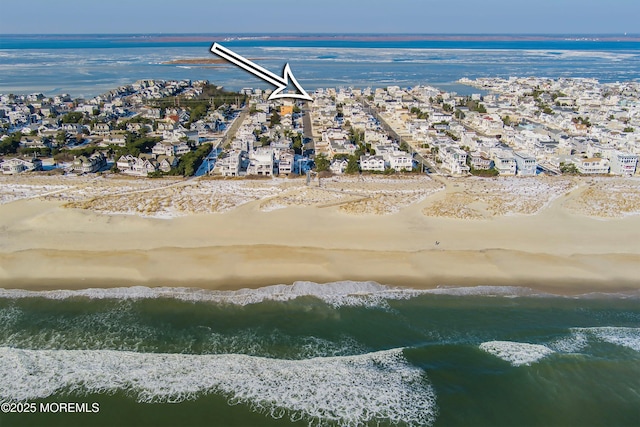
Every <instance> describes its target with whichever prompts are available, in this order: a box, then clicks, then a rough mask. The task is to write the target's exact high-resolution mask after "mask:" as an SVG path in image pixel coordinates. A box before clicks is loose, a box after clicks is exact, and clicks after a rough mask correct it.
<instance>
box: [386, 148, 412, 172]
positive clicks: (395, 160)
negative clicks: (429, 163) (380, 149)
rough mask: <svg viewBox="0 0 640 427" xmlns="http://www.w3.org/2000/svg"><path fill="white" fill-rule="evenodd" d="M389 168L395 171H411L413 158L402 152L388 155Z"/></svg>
mask: <svg viewBox="0 0 640 427" xmlns="http://www.w3.org/2000/svg"><path fill="white" fill-rule="evenodd" d="M389 166H390V167H391V169H393V170H395V171H398V172H400V171H403V170H405V171H410V170H412V169H413V158H412V157H411V155H410V154H408V153H406V152H404V151H395V152H393V153H390V154H389Z"/></svg>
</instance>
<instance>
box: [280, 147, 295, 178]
mask: <svg viewBox="0 0 640 427" xmlns="http://www.w3.org/2000/svg"><path fill="white" fill-rule="evenodd" d="M294 169H295V156H294V154H293V151H292V150H291V151H283V152H281V153H280V156H279V158H278V174H280V175H289V174H291V173H293V172H294Z"/></svg>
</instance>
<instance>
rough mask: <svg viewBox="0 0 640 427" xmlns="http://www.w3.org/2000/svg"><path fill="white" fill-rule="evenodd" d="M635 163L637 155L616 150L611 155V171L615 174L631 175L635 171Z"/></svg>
mask: <svg viewBox="0 0 640 427" xmlns="http://www.w3.org/2000/svg"><path fill="white" fill-rule="evenodd" d="M637 164H638V156H637V155H635V154H629V153H623V152H621V151H618V152H616V153H615V154H614V155H613V156H612V157H611V173H612V174H615V175H633V174H634V173H635V172H636V166H637Z"/></svg>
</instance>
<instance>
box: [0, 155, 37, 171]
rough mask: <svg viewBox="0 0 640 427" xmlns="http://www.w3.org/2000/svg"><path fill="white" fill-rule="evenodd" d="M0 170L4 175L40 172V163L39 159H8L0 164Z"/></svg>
mask: <svg viewBox="0 0 640 427" xmlns="http://www.w3.org/2000/svg"><path fill="white" fill-rule="evenodd" d="M0 169H2V173H3V174H5V175H13V174H16V173H21V172H28V171H37V170H42V161H41V160H40V159H36V158H34V159H31V160H24V159H18V158H14V159H9V160H5V161H4V162H2V163H0Z"/></svg>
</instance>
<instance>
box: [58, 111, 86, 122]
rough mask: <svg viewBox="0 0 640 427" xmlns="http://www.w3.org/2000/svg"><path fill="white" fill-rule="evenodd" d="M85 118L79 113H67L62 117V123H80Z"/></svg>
mask: <svg viewBox="0 0 640 427" xmlns="http://www.w3.org/2000/svg"><path fill="white" fill-rule="evenodd" d="M83 118H84V114H83V113H81V112H79V111H74V112H72V113H67V114H65V115H64V116H62V123H65V124H66V123H79V122H80V120H82V119H83Z"/></svg>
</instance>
